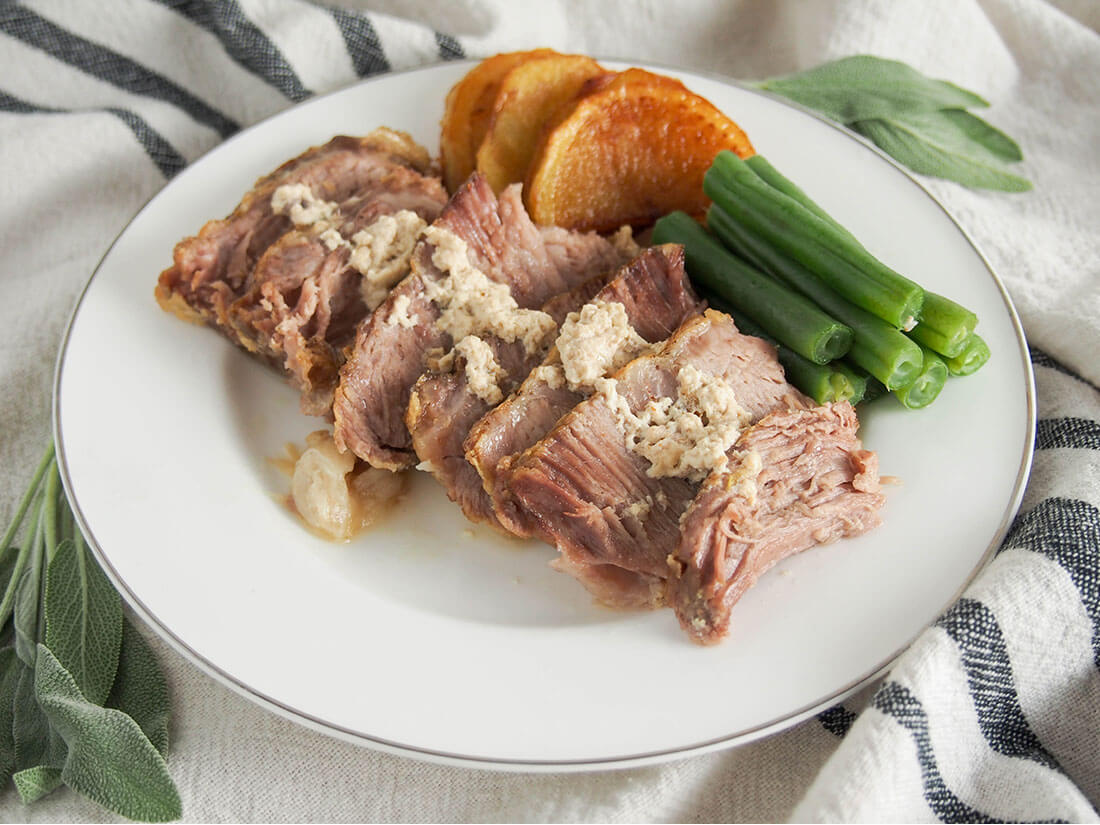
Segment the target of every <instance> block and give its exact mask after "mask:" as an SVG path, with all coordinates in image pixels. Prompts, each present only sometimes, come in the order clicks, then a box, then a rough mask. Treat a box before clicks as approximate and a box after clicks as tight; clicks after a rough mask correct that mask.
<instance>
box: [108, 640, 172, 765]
mask: <svg viewBox="0 0 1100 825" xmlns="http://www.w3.org/2000/svg"><path fill="white" fill-rule="evenodd" d="M106 704H107V707H109V708H118V709H119V710H121V711H122V712H123V713H125V714H127V715H128V716H129V717H130V718H131V719H133V720H134V721H135V722H137V723H138V726H139V727H140V728H141V729H142V730H143V731H144V732H145V735H146V736H147V737H149V741H150V742H151V743H152V744H153V747H155V748H156V749H157V750H158V751H159V752H160V753H161V755H164V754H165V753H167V752H168V717H169V715H170V713H171V703H170V702H169V698H168V683H167V682H166V681H165V680H164V674H163V673H161V671H160V666H159V665H158V664H157V660H156V657H155V656H154V655H153V650H152V648H150V647H149V644H148V643H147V642H146V641H145V639H143V638H142V636H141V634H140V633H139V632H138V630H137V628H135V627H134V625H133V623H132V622H130V620H129V619H127V620H126V621H125V622H123V625H122V648H121V651H120V655H119V658H118V676H117V677H116V678H115V684H114V687H113V688H112V690H111V695H110V696H108V697H107V703H106Z"/></svg>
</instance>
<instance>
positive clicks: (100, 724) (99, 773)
mask: <svg viewBox="0 0 1100 825" xmlns="http://www.w3.org/2000/svg"><path fill="white" fill-rule="evenodd" d="M35 695H36V696H37V698H38V702H39V704H40V705H41V707H42V710H43V711H44V712H45V714H46V716H47V717H48V718H49V721H50V725H51V726H52V727H53V728H55V729H56V730H57V731H58V732H59V733H60V734H61V736H62V737H63V738H64V740H65V742H66V744H67V745H68V757H67V759H66V760H65V765H64V767H63V768H62V770H61V779H62V781H64V783H65V784H66V785H68V786H69V787H70V788H72V789H73V790H74V791H76V792H77V793H80V794H83V795H84V796H86V797H88V798H89V799H91V800H92V801H93V802H96V803H98V804H99V805H102V806H103V807H105V808H107V809H109V810H111V811H114V812H115V813H117V814H119V815H120V816H125V817H127V818H129V819H135V820H141V821H145V822H167V821H170V820H173V819H178V818H179V817H180V816H181V815H182V806H181V803H180V798H179V792H178V791H177V790H176V786H175V785H174V784H173V782H172V778H171V776H169V774H168V768H167V766H166V765H165V763H164V759H163V758H162V757H161V755H160V753H158V752H157V749H156V748H155V747H153V745H152V743H151V742H150V741H149V739H148V738H147V737H146V736H145V734H144V733H142V731H141V728H140V727H139V726H138V724H137V722H135V721H134V720H133V719H131V718H130V717H129V716H127V715H126V714H125V713H123V712H122V711H120V710H118V709H116V708H104V707H100V706H99V705H95V704H93V703H91V702H89V701H88V700H87V699H86V698H85V697H84V696H83V695H82V694H81V692H80V688H79V687H77V684H76V681H75V680H74V679H73V676H72V675H71V674H70V673H69V672H68V671H67V670H66V669H65V668H64V667H63V666H62V664H61V662H60V661H58V659H57V657H56V656H54V655H53V654H52V653H51V652H50V651H49V649H48V648H46V647H45V646H44V645H39V646H38V666H37V668H36V670H35Z"/></svg>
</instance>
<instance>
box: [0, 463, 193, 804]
mask: <svg viewBox="0 0 1100 825" xmlns="http://www.w3.org/2000/svg"><path fill="white" fill-rule="evenodd" d="M17 540H18V543H17ZM0 593H3V596H2V597H0V783H2V782H7V781H8V780H9V779H10V780H11V781H12V783H13V784H14V787H15V791H16V793H18V795H19V797H20V799H22V801H23V802H24V803H26V804H30V803H32V802H35V801H36V800H38V799H41V798H42V797H44V796H46V795H47V794H49V793H51V792H52V791H54V790H56V789H57V788H59V787H60V786H61V785H67V786H68V787H70V788H72V789H73V790H74V791H77V792H78V793H80V794H83V795H84V796H86V797H88V798H89V799H91V800H93V801H94V802H96V803H98V804H99V805H102V806H103V807H104V808H107V809H108V810H110V811H113V812H114V813H116V814H119V815H121V816H124V817H127V818H129V819H134V820H140V821H146V822H166V821H170V820H173V819H178V818H179V817H180V816H181V805H180V798H179V793H178V791H177V790H176V786H175V784H174V783H173V782H172V778H171V776H170V775H169V773H168V768H167V765H166V764H165V754H166V752H167V749H168V716H169V698H168V686H167V683H166V682H165V679H164V675H163V673H162V672H161V670H160V666H159V664H158V663H157V661H156V657H155V656H154V655H153V652H152V650H151V649H150V648H149V646H148V644H147V643H146V642H145V640H144V639H143V638H142V636H141V634H140V633H139V632H138V631H137V630H136V629H135V628H134V626H133V625H132V624H131V622H130V620H129V619H128V618H127V616H126V615H125V613H124V612H123V610H122V601H121V599H120V598H119V595H118V593H117V592H116V591H115V589H114V588H113V587H112V586H111V583H110V581H109V580H108V579H107V577H106V576H105V575H104V574H103V571H102V570H100V568H99V566H98V565H97V564H96V562H95V559H94V558H93V557H92V554H91V552H90V551H89V549H88V547H87V545H86V544H85V542H84V538H83V536H82V535H81V533H80V530H79V528H78V527H77V525H76V522H75V519H74V518H73V513H72V511H71V510H70V508H69V506H68V502H67V501H66V499H65V494H64V491H63V490H62V488H61V478H60V476H59V474H58V469H57V461H56V457H55V455H54V450H53V446H52V445H51V447H50V449H49V450H47V452H46V455H45V456H44V457H43V458H42V461H41V463H40V464H39V466H38V469H37V471H36V472H35V474H34V478H33V480H32V481H31V484H30V487H29V488H28V490H27V492H26V494H25V495H24V496H23V499H22V501H21V502H20V504H19V506H18V508H17V510H16V513H15V517H14V519H13V520H12V523H11V525H10V526H9V527H8V529H7V531H6V532H5V533H4V535H3V537H2V538H0Z"/></svg>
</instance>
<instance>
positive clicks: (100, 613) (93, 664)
mask: <svg viewBox="0 0 1100 825" xmlns="http://www.w3.org/2000/svg"><path fill="white" fill-rule="evenodd" d="M45 610H46V639H45V641H46V646H47V647H48V648H49V649H50V652H51V653H53V655H54V656H56V657H57V660H58V661H59V662H61V664H62V665H63V666H64V667H65V669H66V670H67V671H69V673H71V674H72V676H73V679H74V680H75V681H76V684H77V687H79V688H80V692H81V693H82V694H83V695H84V696H85V697H86V698H87V700H88V701H89V702H92V703H94V704H103V702H104V701H105V700H106V699H107V695H108V694H109V693H110V692H111V686H112V685H113V684H114V681H115V673H116V671H117V669H118V657H119V649H120V646H121V644H122V602H121V600H120V599H119V596H118V593H116V592H115V589H114V588H113V587H112V586H111V583H110V581H108V579H107V577H106V576H105V575H104V574H103V571H102V570H100V569H99V565H97V564H96V563H95V561H94V560H93V559H92V557H91V554H90V553H89V552H88V550H87V549H86V548H85V547H84V546H83V543H80V544H79V545H78V544H77V543H76V542H73V541H68V540H66V541H63V542H61V543H60V544H59V545H58V546H57V549H56V550H55V551H54V556H53V560H52V561H51V562H50V564H49V567H48V568H47V571H46V603H45Z"/></svg>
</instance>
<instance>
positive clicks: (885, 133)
mask: <svg viewBox="0 0 1100 825" xmlns="http://www.w3.org/2000/svg"><path fill="white" fill-rule="evenodd" d="M927 125H928V121H927V119H926V118H919V117H918V118H914V119H908V118H897V119H895V120H860V121H857V122H856V123H853V124H852V128H854V129H855V130H856V131H857V132H859V133H860V134H861V135H864V136H865V137H867V138H869V139H870V140H871V141H873V142H874V143H875V144H876V145H877V146H878V147H879V148H880V149H882V150H883V151H884V152H886V153H887V154H888V155H890V156H891V157H892V158H894V159H895V160H897V161H898V162H899V163H903V164H905V165H906V166H908V167H909V168H910V169H912V170H913V171H914V172H918V173H920V174H922V175H931V176H933V177H937V178H947V179H949V180H954V181H957V182H959V183H963V184H966V185H967V186H973V187H976V188H980V189H996V190H999V191H1002V192H1026V191H1027V190H1029V189H1031V182H1030V181H1029V180H1027V179H1026V178H1022V177H1020V176H1019V175H1013V174H1012V173H1011V172H1008V171H1007V170H1005V169H1004V168H1003V167H1002V166H1001V164H1000V163H999V162H998V161H997V159H996V158H995V157H994V156H993V155H992V154H991V153H989V152H986V151H978V150H976V149H975V147H974V146H973V145H967V144H966V143H965V142H963V141H961V140H960V139H959V137H958V135H957V134H954V133H952V132H951V131H950V130H943V129H937V128H924V127H926V126H927Z"/></svg>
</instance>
